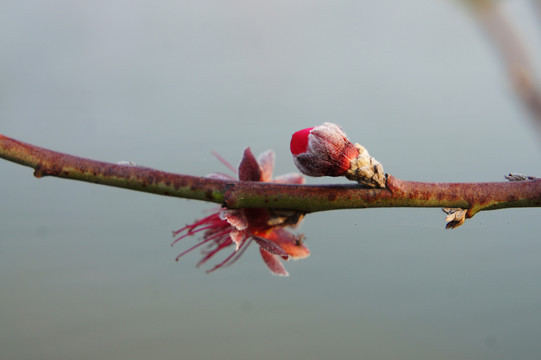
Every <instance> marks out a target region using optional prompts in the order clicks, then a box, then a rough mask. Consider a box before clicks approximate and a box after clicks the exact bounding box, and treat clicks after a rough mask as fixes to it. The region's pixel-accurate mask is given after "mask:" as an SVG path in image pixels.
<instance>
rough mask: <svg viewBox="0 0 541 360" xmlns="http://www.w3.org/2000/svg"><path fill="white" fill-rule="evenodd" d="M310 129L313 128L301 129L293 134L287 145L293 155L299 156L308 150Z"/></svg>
mask: <svg viewBox="0 0 541 360" xmlns="http://www.w3.org/2000/svg"><path fill="white" fill-rule="evenodd" d="M312 129H313V127H311V128H306V129H302V130H299V131H297V132H296V133H294V134H293V136H292V137H291V143H290V145H289V147H290V149H291V153H292V154H293V155H299V154H302V153H304V152H306V150H307V149H308V135H310V131H312Z"/></svg>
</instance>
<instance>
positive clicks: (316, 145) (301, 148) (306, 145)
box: [290, 123, 359, 176]
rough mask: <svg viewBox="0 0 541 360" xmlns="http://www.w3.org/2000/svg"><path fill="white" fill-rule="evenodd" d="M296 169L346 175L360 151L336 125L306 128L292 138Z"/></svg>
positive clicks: (313, 172) (326, 124)
mask: <svg viewBox="0 0 541 360" xmlns="http://www.w3.org/2000/svg"><path fill="white" fill-rule="evenodd" d="M290 147H291V153H292V154H293V160H294V161H295V165H296V166H297V168H298V169H299V170H300V171H301V172H302V173H303V174H305V175H309V176H345V174H346V172H347V171H348V170H349V169H350V167H351V161H352V160H354V159H355V158H356V157H357V156H358V155H359V150H358V149H357V148H356V147H355V145H354V144H352V143H351V141H349V139H348V138H347V136H346V134H345V133H344V131H343V130H342V128H341V127H340V126H338V125H336V124H332V123H324V124H323V125H320V126H316V127H312V128H307V129H303V130H300V131H297V132H296V133H294V134H293V137H292V138H291V146H290Z"/></svg>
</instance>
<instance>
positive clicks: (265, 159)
mask: <svg viewBox="0 0 541 360" xmlns="http://www.w3.org/2000/svg"><path fill="white" fill-rule="evenodd" d="M257 162H258V163H259V166H260V167H261V179H260V181H263V182H269V181H271V180H272V172H273V170H274V152H273V151H272V150H267V151H265V152H264V153H262V154H260V155H259V156H258V158H257Z"/></svg>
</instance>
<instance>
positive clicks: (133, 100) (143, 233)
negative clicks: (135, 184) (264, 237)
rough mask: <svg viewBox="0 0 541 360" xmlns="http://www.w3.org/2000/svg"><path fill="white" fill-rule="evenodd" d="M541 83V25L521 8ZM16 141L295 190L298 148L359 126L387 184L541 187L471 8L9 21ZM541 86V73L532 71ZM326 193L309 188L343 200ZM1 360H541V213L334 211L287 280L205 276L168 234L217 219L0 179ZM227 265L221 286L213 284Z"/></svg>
mask: <svg viewBox="0 0 541 360" xmlns="http://www.w3.org/2000/svg"><path fill="white" fill-rule="evenodd" d="M504 6H505V7H506V11H508V13H509V14H510V16H511V18H512V19H513V20H514V21H515V22H516V23H517V24H520V25H521V27H520V34H521V37H522V39H523V40H524V41H525V44H526V45H527V46H528V49H529V51H530V55H531V56H532V59H533V60H534V61H535V62H536V63H537V64H539V63H540V61H539V60H540V59H541V36H539V34H540V33H541V24H540V23H539V21H538V19H536V17H535V16H534V14H533V9H532V7H531V3H530V2H527V1H508V2H507V3H506V4H505V5H504ZM0 49H1V56H0V132H1V133H4V134H6V135H8V136H12V137H15V138H17V139H20V140H23V141H26V142H31V143H34V144H36V145H40V146H44V147H48V148H52V149H55V150H59V151H64V152H68V153H71V154H75V155H80V156H85V157H90V158H94V159H98V160H104V161H112V162H116V161H121V160H123V161H134V162H136V163H138V164H141V165H145V166H150V167H154V168H158V169H163V170H167V171H173V172H180V173H186V174H192V175H206V174H208V173H211V172H213V171H217V170H219V171H227V170H225V169H224V167H223V166H222V164H220V163H219V162H218V161H217V160H216V159H215V158H214V157H213V156H212V155H211V154H210V153H211V151H212V150H216V151H218V152H219V153H220V154H221V155H223V156H224V157H225V158H226V159H228V160H229V161H230V162H232V163H233V164H237V163H238V161H239V160H240V156H241V154H242V151H243V149H244V147H246V146H251V147H252V149H253V150H254V152H255V153H259V152H262V151H264V150H266V149H268V148H272V149H274V150H275V151H276V159H277V164H276V173H277V174H280V173H285V172H291V171H294V170H295V168H294V165H293V163H292V161H291V157H290V155H289V139H290V135H291V133H292V132H294V131H296V130H299V129H301V128H304V127H308V126H314V125H318V124H320V123H322V122H325V121H332V122H337V123H339V124H341V125H342V126H343V128H344V129H345V130H346V132H347V133H348V135H349V136H350V138H351V139H352V140H353V141H357V142H360V143H362V144H363V145H364V146H366V147H367V148H368V149H369V151H370V153H371V154H372V155H374V156H375V157H376V158H377V159H378V160H379V161H381V162H382V163H383V165H384V167H385V170H386V171H387V172H390V173H392V174H394V175H395V176H397V177H400V178H403V179H411V180H424V181H500V180H503V175H505V174H506V173H508V172H510V171H516V172H520V173H524V174H528V175H537V176H539V175H541V167H540V164H541V146H540V136H539V134H538V133H536V132H535V131H534V127H533V126H531V122H530V119H529V118H528V116H527V112H526V110H525V109H524V108H523V107H522V104H521V103H520V102H519V101H518V100H517V98H516V96H515V93H514V92H513V89H512V88H511V87H510V86H509V81H508V78H507V77H506V74H505V72H504V71H503V68H502V66H501V65H502V64H501V60H500V59H499V58H498V57H497V53H496V52H495V51H494V49H493V47H492V46H491V45H490V43H489V42H488V41H487V39H486V37H485V36H484V35H483V33H482V31H480V28H479V26H478V24H476V23H475V20H474V19H473V18H472V17H471V16H470V14H469V13H468V11H467V9H466V8H465V7H463V6H461V5H459V4H458V3H457V2H453V1H443V0H442V1H432V0H414V1H407V2H398V1H381V0H378V1H375V0H372V1H353V0H350V1H307V0H298V1H291V0H290V1H282V0H279V1H232V0H229V1H215V0H212V1H180V0H178V1H162V0H160V1H116V0H113V1H60V0H51V1H1V2H0ZM538 70H540V69H538ZM337 181H338V180H336V179H330V180H329V179H315V180H314V179H309V180H308V182H309V183H321V182H337ZM0 183H1V187H0V199H1V200H0V201H1V207H0V239H1V241H0V289H1V291H0V358H2V359H56V360H58V359H96V358H100V359H128V358H129V359H151V358H154V359H211V358H222V359H256V358H257V359H329V358H331V359H354V358H362V359H538V358H539V356H541V342H540V339H541V280H540V273H541V261H540V259H541V236H540V234H539V233H540V229H541V228H540V225H539V220H538V219H539V216H540V215H541V213H540V210H539V209H513V210H501V211H493V212H482V213H479V214H478V215H476V216H475V217H474V218H473V219H471V220H469V221H467V222H466V224H465V225H464V226H462V227H460V228H458V229H456V230H453V231H446V230H444V224H445V222H444V214H443V213H442V212H441V211H439V210H438V209H373V210H353V211H335V212H328V213H318V214H313V215H310V216H308V217H307V218H306V219H305V221H304V222H303V224H302V226H301V227H300V229H299V230H298V231H300V232H302V233H305V234H306V236H307V245H308V246H309V247H310V249H311V251H312V255H311V257H310V258H308V259H306V260H301V261H296V262H287V263H286V264H285V265H286V268H287V269H288V271H289V272H290V274H291V276H290V277H289V278H285V279H284V278H278V277H274V276H272V275H271V274H270V273H269V271H268V270H267V269H266V267H265V265H264V264H263V262H262V261H261V259H260V257H259V255H258V252H257V248H256V247H255V246H252V247H251V248H250V249H249V250H248V251H247V252H246V253H245V255H243V257H242V258H241V259H240V260H239V261H238V262H237V263H236V264H235V265H234V266H232V267H230V268H227V269H224V270H221V271H217V272H215V273H213V274H211V275H206V274H205V273H204V269H196V268H195V267H194V265H195V263H196V262H197V260H198V259H199V254H198V253H192V254H190V255H188V256H186V257H184V258H183V259H182V260H181V261H180V262H179V263H176V262H175V261H174V258H175V256H176V255H177V254H178V253H180V252H181V251H182V250H184V249H186V248H187V247H188V246H189V245H190V244H193V243H194V242H195V239H194V238H192V239H186V240H184V241H183V242H182V243H180V244H178V245H176V246H175V247H173V248H171V247H170V246H169V245H170V242H171V240H172V238H171V231H172V230H175V229H178V228H180V227H182V226H184V225H185V224H187V223H190V222H192V221H193V220H195V219H197V218H200V217H201V216H203V215H204V214H205V209H208V208H212V207H213V205H212V204H205V203H200V202H195V201H188V200H184V199H176V198H167V197H160V196H153V195H150V194H145V193H138V192H132V191H127V190H121V189H116V188H108V187H104V186H98V185H92V184H88V183H81V182H75V181H68V180H62V179H56V178H43V179H39V180H38V179H36V178H34V177H33V176H32V170H31V169H29V168H23V167H21V166H19V165H16V164H13V163H9V162H6V161H3V160H2V161H0ZM212 264H213V263H211V264H210V265H212Z"/></svg>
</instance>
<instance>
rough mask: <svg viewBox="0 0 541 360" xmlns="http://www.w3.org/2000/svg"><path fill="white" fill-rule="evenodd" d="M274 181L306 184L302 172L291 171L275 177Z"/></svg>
mask: <svg viewBox="0 0 541 360" xmlns="http://www.w3.org/2000/svg"><path fill="white" fill-rule="evenodd" d="M273 182H274V183H279V184H300V185H302V184H304V182H305V178H304V176H302V175H301V174H298V173H289V174H284V175H280V176H277V177H275V178H274V181H273Z"/></svg>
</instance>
